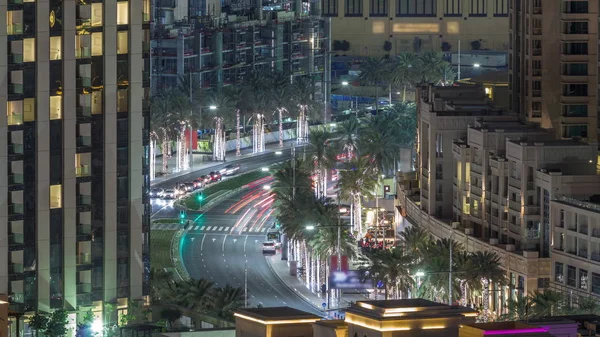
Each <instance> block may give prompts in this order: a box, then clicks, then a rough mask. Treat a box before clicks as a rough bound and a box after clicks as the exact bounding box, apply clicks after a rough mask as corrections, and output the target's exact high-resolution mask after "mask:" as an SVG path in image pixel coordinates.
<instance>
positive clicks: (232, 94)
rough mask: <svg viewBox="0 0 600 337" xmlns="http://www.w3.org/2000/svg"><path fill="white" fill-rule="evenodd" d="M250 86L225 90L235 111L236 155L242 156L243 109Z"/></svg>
mask: <svg viewBox="0 0 600 337" xmlns="http://www.w3.org/2000/svg"><path fill="white" fill-rule="evenodd" d="M247 90H249V88H248V86H244V85H234V86H230V87H227V88H225V89H224V93H225V95H226V96H227V97H228V100H229V103H230V104H231V106H232V107H233V109H234V110H235V137H236V138H235V155H236V156H241V155H242V143H241V136H242V135H241V129H242V116H241V115H242V107H243V104H244V96H245V94H246V91H247Z"/></svg>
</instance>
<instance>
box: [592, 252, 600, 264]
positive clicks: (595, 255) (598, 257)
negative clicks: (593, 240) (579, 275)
mask: <svg viewBox="0 0 600 337" xmlns="http://www.w3.org/2000/svg"><path fill="white" fill-rule="evenodd" d="M590 259H592V260H594V261H597V262H600V253H596V252H594V253H592V256H590Z"/></svg>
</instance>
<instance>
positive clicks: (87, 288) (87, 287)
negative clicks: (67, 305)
mask: <svg viewBox="0 0 600 337" xmlns="http://www.w3.org/2000/svg"><path fill="white" fill-rule="evenodd" d="M91 292H92V284H91V283H79V284H77V294H89V293H91Z"/></svg>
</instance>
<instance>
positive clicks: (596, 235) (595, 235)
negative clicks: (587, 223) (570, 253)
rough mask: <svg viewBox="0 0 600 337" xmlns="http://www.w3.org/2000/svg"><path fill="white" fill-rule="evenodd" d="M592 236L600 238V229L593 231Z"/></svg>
mask: <svg viewBox="0 0 600 337" xmlns="http://www.w3.org/2000/svg"><path fill="white" fill-rule="evenodd" d="M592 236H593V237H595V238H600V229H598V228H594V229H592Z"/></svg>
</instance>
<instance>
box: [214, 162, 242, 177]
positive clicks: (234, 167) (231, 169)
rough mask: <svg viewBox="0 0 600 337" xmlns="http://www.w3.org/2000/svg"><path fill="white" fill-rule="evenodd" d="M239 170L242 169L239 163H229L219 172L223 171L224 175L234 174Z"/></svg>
mask: <svg viewBox="0 0 600 337" xmlns="http://www.w3.org/2000/svg"><path fill="white" fill-rule="evenodd" d="M239 170H240V166H239V165H233V164H229V165H227V166H225V167H224V168H222V169H221V170H220V171H219V173H221V174H222V175H224V176H232V175H234V174H236V173H237V172H238V171H239Z"/></svg>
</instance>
